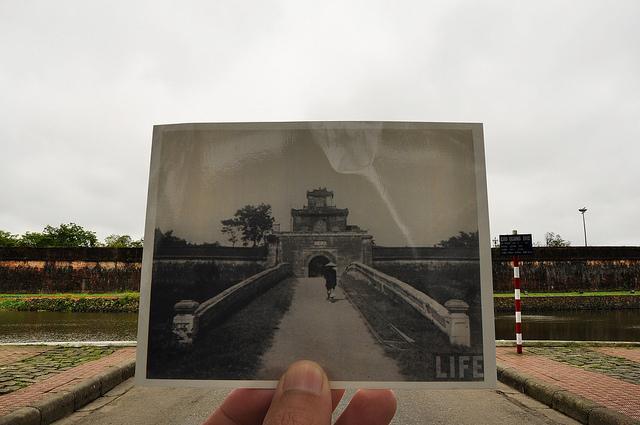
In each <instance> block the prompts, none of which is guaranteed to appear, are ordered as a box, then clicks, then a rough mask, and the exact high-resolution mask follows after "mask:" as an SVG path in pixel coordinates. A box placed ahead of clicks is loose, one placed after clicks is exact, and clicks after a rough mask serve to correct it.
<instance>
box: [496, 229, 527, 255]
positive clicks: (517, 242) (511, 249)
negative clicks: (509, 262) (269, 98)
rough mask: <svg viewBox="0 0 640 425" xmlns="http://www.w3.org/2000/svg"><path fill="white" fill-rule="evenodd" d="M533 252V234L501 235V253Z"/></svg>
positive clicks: (522, 253)
mask: <svg viewBox="0 0 640 425" xmlns="http://www.w3.org/2000/svg"><path fill="white" fill-rule="evenodd" d="M530 254H533V243H532V240H531V235H530V234H529V235H524V234H523V235H500V255H530Z"/></svg>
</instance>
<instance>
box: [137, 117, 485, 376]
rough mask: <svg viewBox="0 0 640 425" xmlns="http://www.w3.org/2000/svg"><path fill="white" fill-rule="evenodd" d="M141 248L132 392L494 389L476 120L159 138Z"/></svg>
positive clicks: (180, 131) (157, 133) (216, 127)
mask: <svg viewBox="0 0 640 425" xmlns="http://www.w3.org/2000/svg"><path fill="white" fill-rule="evenodd" d="M145 242H146V243H145V248H144V255H143V275H142V285H141V309H140V315H141V316H140V320H139V323H140V325H139V326H140V329H139V335H140V341H139V349H138V365H140V367H139V368H138V369H137V379H138V381H139V382H140V383H146V384H153V385H192V386H214V387H215V386H217V387H229V386H236V387H263V388H271V387H274V386H275V385H276V383H277V380H278V379H279V377H280V376H281V375H282V373H284V372H285V370H286V368H287V366H288V365H289V364H290V363H292V362H294V361H296V360H300V359H308V360H313V361H315V362H317V363H318V364H320V365H321V366H322V367H323V368H324V370H325V371H326V372H327V375H328V377H329V379H330V380H331V385H332V387H334V388H356V387H358V388H362V387H371V388H373V387H388V388H486V387H492V386H494V385H495V346H494V343H493V341H494V331H493V310H492V309H493V304H492V299H491V269H490V252H489V229H488V213H487V194H486V177H485V167H484V147H483V137H482V125H481V124H458V123H404V122H298V123H232V124H177V125H161V126H156V127H155V128H154V137H153V147H152V156H151V173H150V183H149V197H148V205H147V222H146V232H145Z"/></svg>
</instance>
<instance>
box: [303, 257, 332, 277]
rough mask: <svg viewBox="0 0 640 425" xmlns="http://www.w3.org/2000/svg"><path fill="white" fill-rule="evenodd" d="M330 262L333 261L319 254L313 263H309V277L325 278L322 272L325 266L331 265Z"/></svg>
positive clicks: (313, 259) (312, 260)
mask: <svg viewBox="0 0 640 425" xmlns="http://www.w3.org/2000/svg"><path fill="white" fill-rule="evenodd" d="M330 261H331V260H329V259H328V258H327V257H326V256H324V255H322V254H319V255H316V256H315V257H313V258H312V259H311V261H309V267H308V276H309V277H316V276H323V274H322V272H323V270H324V265H325V264H327V263H329V262H330Z"/></svg>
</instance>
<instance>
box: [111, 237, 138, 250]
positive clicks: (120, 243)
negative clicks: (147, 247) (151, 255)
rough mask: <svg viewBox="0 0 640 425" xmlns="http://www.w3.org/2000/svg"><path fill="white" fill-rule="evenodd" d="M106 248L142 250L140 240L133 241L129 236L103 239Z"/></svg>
mask: <svg viewBox="0 0 640 425" xmlns="http://www.w3.org/2000/svg"><path fill="white" fill-rule="evenodd" d="M104 246H106V247H108V248H142V239H140V240H137V241H134V240H133V239H132V238H131V236H129V235H109V236H107V237H106V238H105V239H104Z"/></svg>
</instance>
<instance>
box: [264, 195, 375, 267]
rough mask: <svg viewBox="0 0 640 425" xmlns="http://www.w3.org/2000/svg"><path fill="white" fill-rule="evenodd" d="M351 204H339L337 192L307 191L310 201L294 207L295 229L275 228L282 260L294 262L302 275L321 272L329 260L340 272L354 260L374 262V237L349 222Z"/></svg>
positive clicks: (293, 223)
mask: <svg viewBox="0 0 640 425" xmlns="http://www.w3.org/2000/svg"><path fill="white" fill-rule="evenodd" d="M348 215H349V210H348V209H347V208H336V206H335V203H334V201H333V192H332V191H330V190H327V189H326V188H318V189H315V190H312V191H307V205H305V206H303V207H302V208H301V209H295V208H294V209H292V210H291V231H290V232H275V233H274V236H275V238H274V240H273V243H276V244H277V252H278V261H282V262H287V263H290V264H291V265H292V268H293V274H294V275H295V276H298V277H305V276H317V275H318V274H319V272H320V270H321V269H322V267H323V266H324V264H326V263H328V262H333V263H335V264H336V265H337V273H338V275H340V274H341V273H342V272H343V271H344V269H345V267H347V266H348V265H349V264H350V263H352V262H354V261H358V262H361V263H365V264H367V265H371V245H372V237H371V235H369V234H367V232H366V231H364V230H362V229H360V228H359V227H358V226H353V225H349V224H347V216H348Z"/></svg>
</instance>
